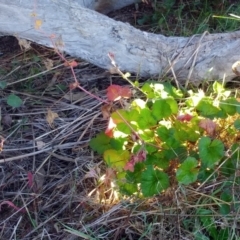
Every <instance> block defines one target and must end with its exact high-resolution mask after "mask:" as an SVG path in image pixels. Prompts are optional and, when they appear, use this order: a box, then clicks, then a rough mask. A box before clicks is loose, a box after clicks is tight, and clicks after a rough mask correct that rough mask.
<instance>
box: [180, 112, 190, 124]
mask: <svg viewBox="0 0 240 240" xmlns="http://www.w3.org/2000/svg"><path fill="white" fill-rule="evenodd" d="M192 118H193V116H192V115H190V114H188V113H186V114H184V115H179V116H178V117H177V120H179V121H181V122H189V121H191V119H192Z"/></svg>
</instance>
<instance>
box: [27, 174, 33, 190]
mask: <svg viewBox="0 0 240 240" xmlns="http://www.w3.org/2000/svg"><path fill="white" fill-rule="evenodd" d="M27 179H28V187H29V188H32V187H33V184H34V180H33V179H34V177H33V174H32V173H31V172H28V173H27Z"/></svg>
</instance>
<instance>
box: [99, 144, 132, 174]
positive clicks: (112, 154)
mask: <svg viewBox="0 0 240 240" xmlns="http://www.w3.org/2000/svg"><path fill="white" fill-rule="evenodd" d="M103 158H104V160H105V162H106V163H107V164H108V166H110V167H112V168H113V169H116V170H119V171H121V170H123V168H124V166H125V165H126V163H127V162H128V160H129V159H130V154H129V152H128V151H127V150H115V149H108V150H106V151H105V152H104V153H103Z"/></svg>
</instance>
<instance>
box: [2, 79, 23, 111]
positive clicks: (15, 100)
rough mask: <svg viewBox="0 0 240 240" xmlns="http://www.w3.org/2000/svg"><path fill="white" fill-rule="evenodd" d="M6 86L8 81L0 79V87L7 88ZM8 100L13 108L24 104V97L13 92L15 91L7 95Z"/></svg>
mask: <svg viewBox="0 0 240 240" xmlns="http://www.w3.org/2000/svg"><path fill="white" fill-rule="evenodd" d="M6 86H7V82H6V81H0V88H1V89H5V88H6ZM6 102H7V104H8V105H9V106H11V107H13V108H18V107H20V106H21V105H22V99H21V98H20V97H18V96H17V95H16V94H13V93H12V94H10V95H8V96H7V98H6Z"/></svg>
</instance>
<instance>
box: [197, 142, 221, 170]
mask: <svg viewBox="0 0 240 240" xmlns="http://www.w3.org/2000/svg"><path fill="white" fill-rule="evenodd" d="M198 149H199V156H200V158H201V160H202V163H203V164H204V166H205V167H207V168H212V167H213V166H214V165H215V164H217V163H218V162H219V161H220V160H221V158H222V157H223V156H224V145H223V143H222V142H221V141H220V140H218V139H215V140H213V141H211V139H210V138H209V137H202V138H201V139H200V141H199V143H198Z"/></svg>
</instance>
